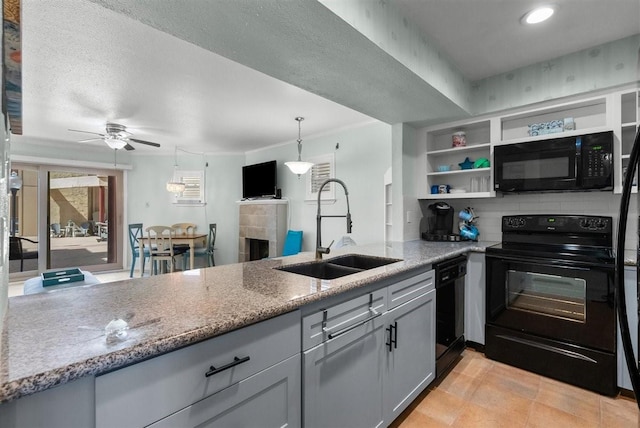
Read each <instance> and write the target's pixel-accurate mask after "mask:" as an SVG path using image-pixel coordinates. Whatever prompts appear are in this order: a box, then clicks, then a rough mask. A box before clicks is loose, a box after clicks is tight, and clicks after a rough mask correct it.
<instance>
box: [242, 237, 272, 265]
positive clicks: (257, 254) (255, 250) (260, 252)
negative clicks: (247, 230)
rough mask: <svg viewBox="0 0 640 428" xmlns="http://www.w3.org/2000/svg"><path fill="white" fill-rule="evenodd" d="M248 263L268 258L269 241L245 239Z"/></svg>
mask: <svg viewBox="0 0 640 428" xmlns="http://www.w3.org/2000/svg"><path fill="white" fill-rule="evenodd" d="M247 245H248V246H249V261H252V260H262V259H266V258H267V257H269V241H267V240H266V239H252V238H248V239H247Z"/></svg>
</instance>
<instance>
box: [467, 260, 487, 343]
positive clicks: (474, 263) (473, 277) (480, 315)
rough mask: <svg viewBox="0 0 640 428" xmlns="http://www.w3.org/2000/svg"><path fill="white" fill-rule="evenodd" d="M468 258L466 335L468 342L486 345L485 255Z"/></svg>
mask: <svg viewBox="0 0 640 428" xmlns="http://www.w3.org/2000/svg"><path fill="white" fill-rule="evenodd" d="M467 257H468V261H467V275H466V276H465V278H464V281H465V284H464V287H465V290H464V292H465V299H464V335H465V339H466V340H467V341H470V342H475V343H477V344H480V345H484V322H485V275H486V268H485V261H484V253H475V252H470V253H469V254H468V255H467Z"/></svg>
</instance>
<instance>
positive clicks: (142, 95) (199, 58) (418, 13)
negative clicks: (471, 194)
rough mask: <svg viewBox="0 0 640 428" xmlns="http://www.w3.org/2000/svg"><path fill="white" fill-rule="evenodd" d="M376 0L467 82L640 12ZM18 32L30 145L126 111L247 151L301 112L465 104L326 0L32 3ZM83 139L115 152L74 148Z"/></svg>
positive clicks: (391, 112) (504, 2) (583, 2)
mask: <svg viewBox="0 0 640 428" xmlns="http://www.w3.org/2000/svg"><path fill="white" fill-rule="evenodd" d="M348 1H351V0H348ZM369 1H372V2H373V1H374V0H369ZM375 1H376V2H383V3H385V4H386V3H392V4H397V6H398V7H400V8H402V10H404V11H405V13H406V14H407V16H409V17H410V19H411V20H412V21H415V23H416V25H420V26H421V27H422V28H423V31H424V32H425V33H426V34H427V35H428V36H429V37H430V38H431V39H432V40H434V43H437V44H439V45H440V46H441V47H442V49H444V51H445V52H446V54H447V55H449V56H450V57H451V58H452V59H453V61H454V62H455V63H456V64H457V65H458V66H459V67H460V69H461V70H462V72H463V73H464V74H465V75H467V76H468V77H469V78H473V77H474V76H484V75H490V74H496V73H500V72H505V71H509V70H511V69H513V68H514V67H518V66H522V65H526V64H527V63H532V62H536V61H539V60H540V59H549V58H552V57H554V56H557V55H561V54H563V53H568V52H573V51H576V50H579V49H582V48H584V47H588V46H593V45H597V44H600V43H603V42H605V41H608V40H613V39H616V38H620V37H623V36H624V35H626V34H627V33H629V32H630V31H631V34H633V27H634V25H633V24H634V22H635V23H636V24H638V23H640V16H638V3H639V2H638V1H637V0H607V1H599V0H557V1H556V3H558V4H559V5H560V6H561V9H560V11H559V12H558V17H559V18H560V20H559V21H557V22H556V23H554V24H552V25H551V24H550V25H548V26H547V27H545V28H544V31H539V34H537V35H535V36H534V35H533V34H532V33H523V28H522V27H521V26H520V24H519V23H518V22H517V19H518V18H519V16H520V15H521V13H522V10H525V9H528V8H527V7H525V6H526V5H529V4H533V3H535V1H524V0H483V1H481V0H448V1H441V0H440V1H438V0H419V1H418V0H414V1H411V0H375ZM602 4H607V5H610V7H609V6H607V7H603V6H602ZM480 5H489V6H490V8H489V10H488V11H484V10H482V9H480V8H478V6H480ZM569 12H570V13H569ZM514 16H516V18H515V19H514ZM634 20H635V21H634ZM514 21H515V22H516V23H517V25H514ZM594 29H595V31H594ZM635 33H640V28H636V30H635ZM22 39H23V46H22V50H23V55H22V58H23V63H22V64H23V118H24V123H23V125H24V137H16V138H17V139H18V140H19V139H20V138H24V139H28V140H32V141H47V142H51V141H57V142H67V143H72V144H79V143H74V142H75V141H77V140H79V139H82V138H85V135H83V134H76V133H72V132H69V131H67V129H68V128H73V129H85V130H87V131H93V132H101V131H103V129H104V125H105V123H106V122H107V121H115V122H117V123H121V124H123V125H126V126H127V127H128V128H129V130H130V131H132V132H134V133H135V137H137V138H140V139H143V140H149V141H155V142H158V143H160V144H162V146H163V147H162V149H161V150H166V151H172V150H173V148H174V147H175V145H179V146H180V147H182V148H185V149H191V150H195V151H203V152H211V153H221V152H235V153H238V152H246V151H251V150H255V149H259V148H261V147H266V146H271V145H274V144H279V143H283V142H292V141H294V140H295V138H296V137H297V125H296V123H295V121H294V120H293V119H294V117H296V116H304V117H306V119H307V120H305V122H303V127H302V135H303V139H304V137H305V136H308V135H311V134H316V133H322V132H330V131H332V130H336V129H339V128H343V127H348V126H355V125H358V124H362V123H366V122H370V121H372V120H374V119H378V120H381V121H384V122H387V123H398V122H412V121H421V120H430V121H444V120H448V119H450V118H453V117H461V116H464V115H465V114H466V113H465V112H464V111H463V110H462V109H461V108H460V107H459V106H457V105H456V104H455V103H453V102H451V101H450V100H448V99H447V98H446V97H444V96H442V95H441V94H440V93H439V92H438V91H436V90H435V89H434V88H433V87H431V86H430V85H429V84H428V83H427V82H425V81H424V80H422V79H421V78H420V77H419V76H417V75H416V74H414V73H413V72H412V71H411V70H409V69H408V68H406V67H405V66H403V65H401V64H400V63H399V62H398V61H396V60H395V59H394V58H393V57H391V56H390V55H389V54H388V53H387V52H385V51H384V50H382V49H381V48H380V47H378V46H376V45H375V44H373V43H371V42H370V41H369V40H368V39H367V38H366V37H364V36H363V35H362V34H360V33H359V32H358V31H357V30H356V29H354V28H353V27H352V26H350V25H349V24H347V23H346V22H344V21H342V20H341V19H339V18H338V17H337V16H336V15H334V14H333V13H331V12H330V11H329V10H328V9H326V8H325V7H324V6H323V5H322V4H321V3H319V2H317V1H315V0H297V1H290V0H215V1H203V0H198V1H195V0H171V1H158V0H136V1H131V0H126V1H125V0H92V1H89V0H57V1H55V2H43V1H41V0H22ZM285 82H287V83H285ZM87 146H95V147H104V146H103V145H102V143H85V146H80V145H78V146H77V147H87ZM138 148H139V150H137V151H136V152H137V153H148V152H149V151H158V150H157V149H153V148H148V147H138Z"/></svg>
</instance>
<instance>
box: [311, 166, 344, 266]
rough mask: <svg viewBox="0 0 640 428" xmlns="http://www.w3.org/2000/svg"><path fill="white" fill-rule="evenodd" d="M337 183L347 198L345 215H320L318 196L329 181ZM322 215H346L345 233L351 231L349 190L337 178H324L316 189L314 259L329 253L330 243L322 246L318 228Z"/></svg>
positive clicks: (319, 258) (320, 258)
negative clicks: (316, 207)
mask: <svg viewBox="0 0 640 428" xmlns="http://www.w3.org/2000/svg"><path fill="white" fill-rule="evenodd" d="M332 181H333V182H334V183H338V184H339V185H341V186H342V188H343V189H344V196H345V197H346V198H347V214H346V215H324V216H323V215H321V214H320V196H321V195H322V189H323V188H324V186H326V185H327V184H328V183H330V182H332ZM322 217H346V219H347V233H351V212H350V211H349V191H348V190H347V185H346V184H344V182H343V181H342V180H338V179H337V178H328V179H326V180H325V181H324V182H323V183H322V184H321V185H320V188H319V189H318V214H317V215H316V260H322V255H323V254H329V251H330V249H329V248H330V247H331V244H333V241H331V244H329V245H328V246H327V247H326V248H325V247H323V246H322V236H321V233H320V230H321V229H322V228H321V227H320V223H321V222H322Z"/></svg>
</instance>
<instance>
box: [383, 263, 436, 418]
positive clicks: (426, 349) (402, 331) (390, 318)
mask: <svg viewBox="0 0 640 428" xmlns="http://www.w3.org/2000/svg"><path fill="white" fill-rule="evenodd" d="M435 303H436V291H435V289H434V284H433V271H431V289H430V291H428V292H427V293H425V294H422V295H421V296H420V297H417V298H415V299H413V300H410V301H409V302H406V303H404V304H402V305H400V306H398V307H396V308H394V309H392V310H391V311H389V312H387V313H386V314H385V325H386V337H387V340H386V346H385V347H386V355H387V358H386V370H385V381H384V395H385V421H386V422H387V423H390V422H391V421H393V420H394V419H395V418H397V417H398V416H399V415H400V413H402V411H403V410H404V409H406V408H407V406H408V405H409V404H410V403H411V402H412V401H413V400H414V399H415V398H416V397H417V396H418V395H419V394H420V393H421V392H422V391H423V390H424V389H425V388H426V387H427V385H429V383H431V381H432V380H433V379H434V378H435V372H436V350H435V337H436V307H435Z"/></svg>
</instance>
